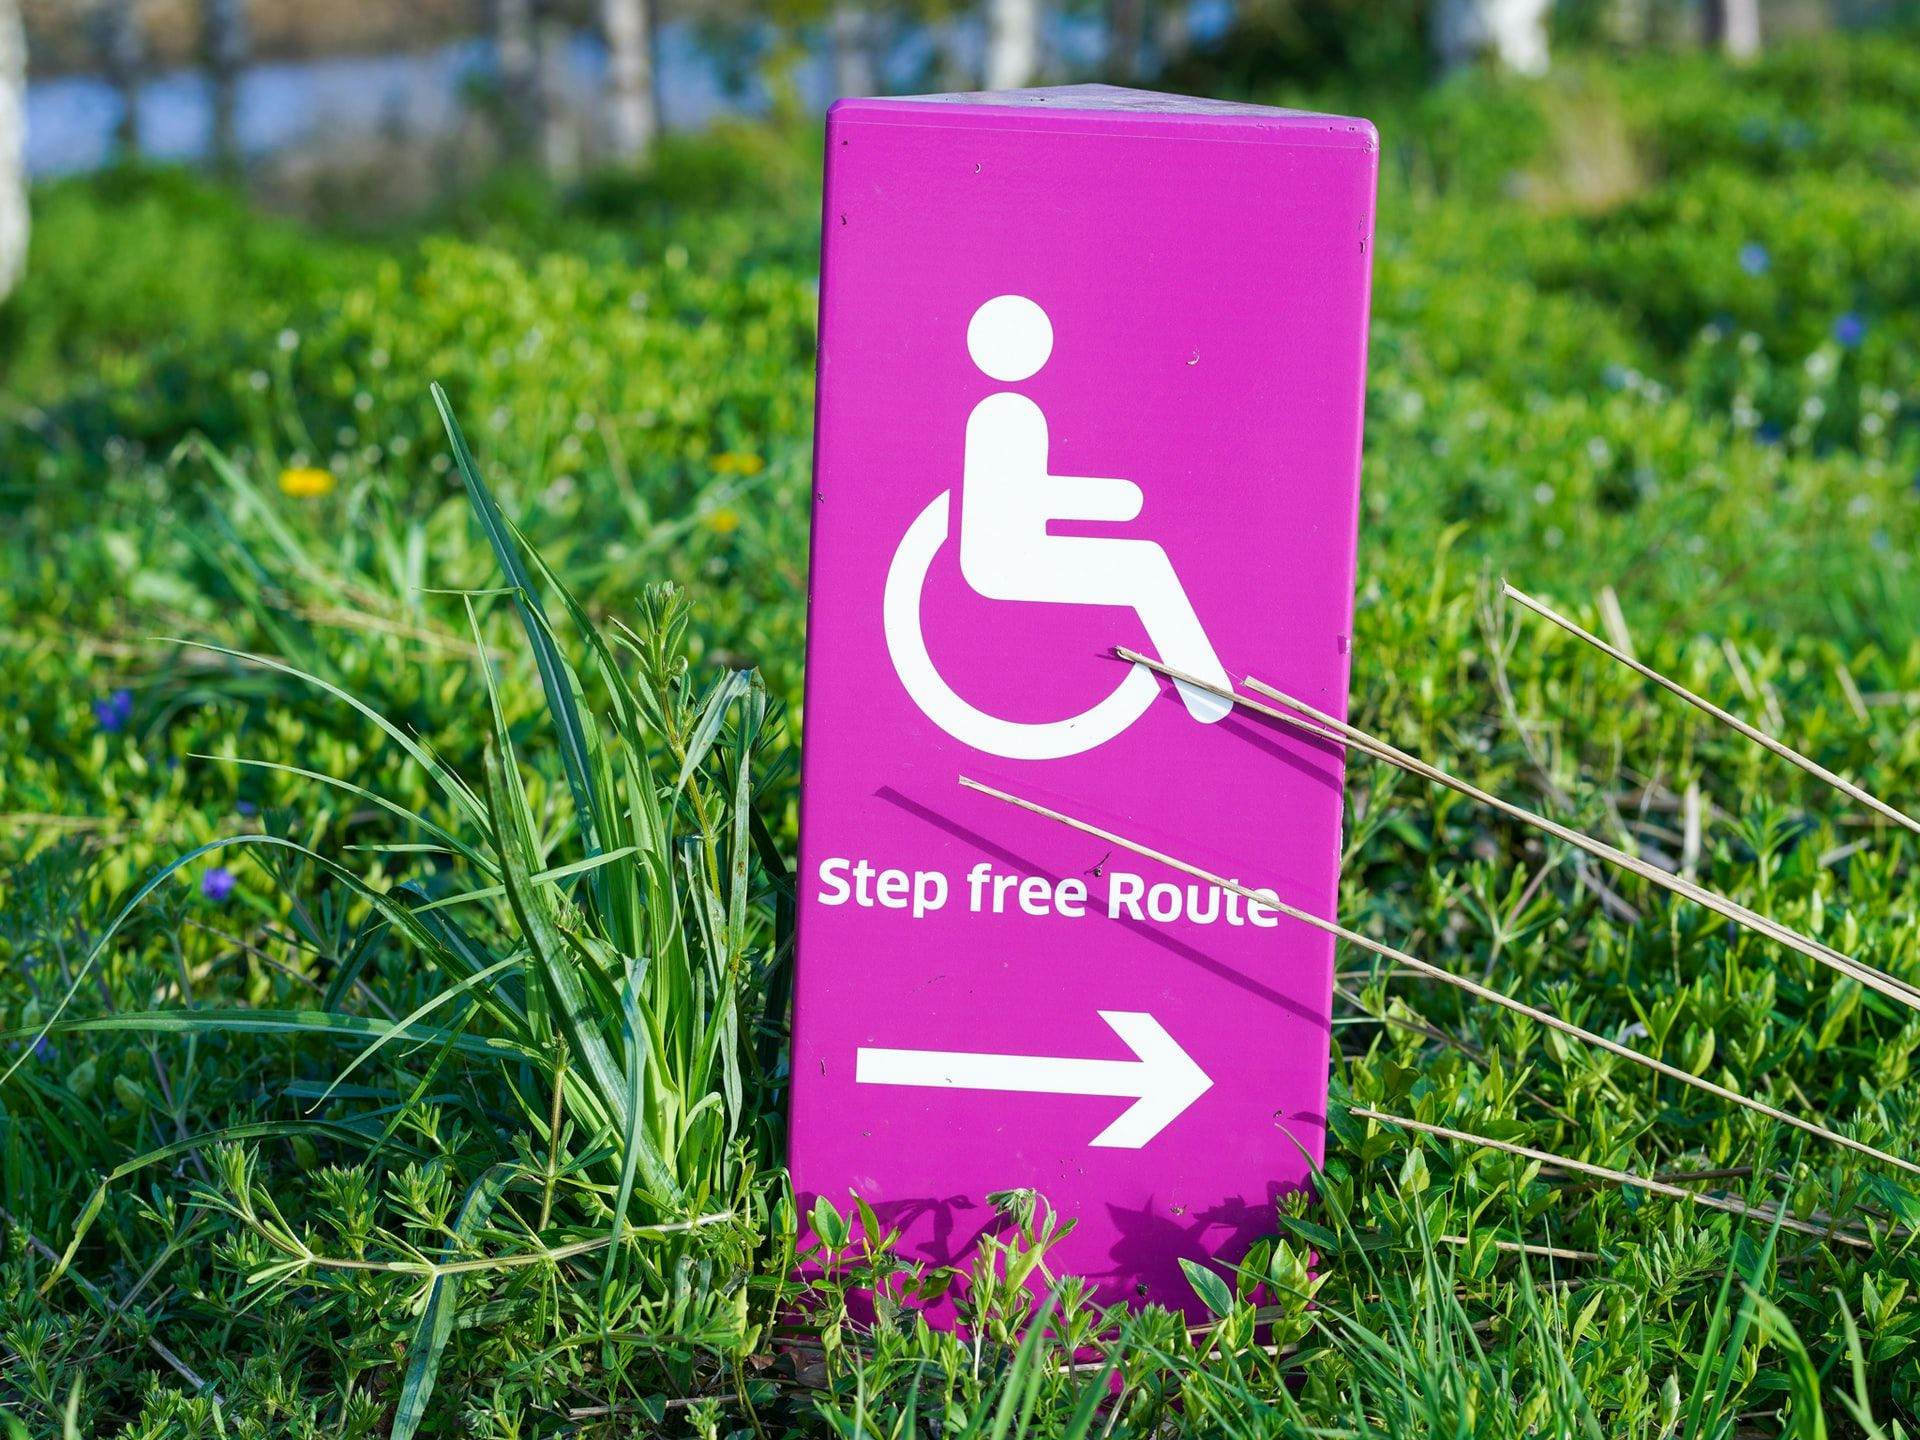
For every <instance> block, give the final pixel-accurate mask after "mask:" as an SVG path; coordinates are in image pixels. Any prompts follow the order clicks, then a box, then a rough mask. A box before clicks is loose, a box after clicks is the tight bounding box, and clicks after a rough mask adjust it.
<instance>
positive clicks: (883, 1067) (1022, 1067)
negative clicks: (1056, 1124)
mask: <svg viewBox="0 0 1920 1440" xmlns="http://www.w3.org/2000/svg"><path fill="white" fill-rule="evenodd" d="M1099 1013H1100V1018H1101V1019H1102V1020H1104V1021H1106V1022H1107V1024H1108V1025H1110V1026H1112V1027H1113V1032H1114V1034H1116V1035H1118V1036H1119V1037H1120V1038H1121V1039H1122V1040H1124V1041H1125V1042H1126V1045H1127V1048H1128V1049H1129V1050H1131V1051H1133V1053H1134V1057H1135V1058H1134V1059H1132V1060H1068V1059H1059V1058H1056V1057H1054V1056H1049V1055H983V1054H980V1053H977V1052H973V1051H966V1050H881V1049H875V1048H872V1047H869V1046H864V1045H863V1046H861V1047H860V1049H859V1051H858V1053H857V1054H856V1055H855V1058H854V1071H853V1078H854V1080H855V1081H856V1082H857V1083H859V1084H862V1085H929V1086H946V1087H949V1088H951V1089H955V1090H1017V1091H1020V1092H1021V1093H1023V1094H1028V1095H1124V1096H1128V1097H1130V1098H1131V1099H1133V1101H1134V1102H1135V1103H1134V1104H1132V1105H1130V1106H1128V1107H1127V1109H1126V1111H1125V1113H1123V1114H1122V1115H1121V1116H1120V1118H1119V1119H1118V1120H1115V1121H1114V1122H1113V1124H1111V1125H1109V1126H1108V1127H1107V1128H1106V1129H1104V1130H1102V1131H1101V1132H1100V1133H1099V1134H1098V1135H1096V1136H1094V1137H1093V1140H1092V1141H1091V1143H1092V1144H1094V1145H1099V1146H1104V1147H1107V1148H1110V1149H1116V1150H1138V1149H1139V1148H1140V1147H1141V1146H1142V1145H1144V1144H1146V1143H1147V1142H1148V1141H1149V1140H1151V1139H1153V1137H1154V1136H1156V1135H1158V1134H1159V1133H1160V1132H1161V1131H1162V1130H1164V1129H1165V1128H1166V1127H1167V1126H1168V1125H1170V1124H1172V1123H1173V1122H1174V1121H1175V1120H1177V1119H1179V1118H1180V1115H1181V1112H1183V1111H1184V1110H1185V1109H1186V1108H1187V1107H1188V1106H1189V1105H1191V1104H1193V1102H1194V1101H1196V1100H1198V1099H1199V1098H1200V1097H1201V1096H1202V1095H1204V1094H1206V1093H1207V1091H1209V1090H1211V1089H1212V1088H1213V1079H1212V1077H1210V1076H1209V1075H1208V1074H1207V1072H1206V1071H1204V1070H1202V1069H1201V1068H1200V1067H1199V1066H1198V1065H1196V1064H1194V1063H1193V1057H1192V1056H1191V1055H1189V1054H1187V1052H1186V1051H1184V1050H1182V1049H1181V1048H1180V1046H1179V1045H1178V1044H1177V1043H1176V1042H1175V1040H1174V1038H1173V1037H1172V1036H1171V1035H1169V1034H1167V1032H1166V1030H1165V1028H1164V1027H1163V1026H1162V1025H1161V1024H1160V1022H1159V1021H1158V1020H1156V1019H1154V1018H1153V1016H1151V1015H1147V1014H1143V1013H1142V1012H1140V1011H1137V1010H1102V1011H1100V1012H1099Z"/></svg>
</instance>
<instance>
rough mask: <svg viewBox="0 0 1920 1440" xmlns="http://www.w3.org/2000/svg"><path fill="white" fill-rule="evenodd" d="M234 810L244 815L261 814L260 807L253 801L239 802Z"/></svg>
mask: <svg viewBox="0 0 1920 1440" xmlns="http://www.w3.org/2000/svg"><path fill="white" fill-rule="evenodd" d="M233 808H234V809H236V810H238V811H239V812H240V813H241V814H242V815H257V814H259V812H260V807H259V806H258V805H256V804H254V803H253V801H251V800H241V801H238V802H236V803H235V805H234V807H233Z"/></svg>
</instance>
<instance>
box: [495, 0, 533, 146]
mask: <svg viewBox="0 0 1920 1440" xmlns="http://www.w3.org/2000/svg"><path fill="white" fill-rule="evenodd" d="M493 55H494V64H495V66H496V67H498V69H499V72H500V135H501V140H502V142H503V143H504V144H505V146H506V149H507V153H508V154H510V155H512V156H514V157H516V158H521V159H524V158H525V157H526V155H527V154H528V153H529V152H530V151H531V150H532V149H533V137H534V135H535V134H536V133H537V132H538V130H539V116H538V114H537V111H538V109H539V105H540V66H539V59H538V55H537V52H536V50H535V46H534V38H533V0H493Z"/></svg>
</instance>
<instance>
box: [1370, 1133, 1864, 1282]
mask: <svg viewBox="0 0 1920 1440" xmlns="http://www.w3.org/2000/svg"><path fill="white" fill-rule="evenodd" d="M1348 1113H1350V1114H1353V1115H1358V1116H1360V1117H1361V1118H1362V1119H1364V1120H1375V1121H1378V1122H1379V1123H1380V1124H1382V1125H1397V1126H1399V1127H1400V1128H1402V1129H1405V1130H1417V1131H1419V1132H1421V1133H1422V1134H1425V1135H1437V1136H1439V1137H1440V1138H1441V1139H1443V1140H1458V1141H1460V1142H1461V1143H1462V1144H1465V1145H1479V1146H1483V1147H1485V1148H1486V1149H1489V1150H1502V1151H1505V1152H1506V1153H1507V1154H1509V1155H1518V1156H1519V1157H1520V1158H1522V1159H1523V1160H1537V1161H1539V1162H1540V1163H1541V1164H1542V1165H1554V1166H1558V1167H1559V1168H1560V1169H1562V1170H1571V1171H1574V1172H1575V1173H1576V1174H1580V1175H1590V1176H1592V1177H1593V1178H1594V1179H1596V1180H1610V1181H1612V1182H1613V1183H1614V1184H1616V1185H1631V1186H1633V1187H1634V1188H1635V1189H1636V1190H1650V1191H1652V1192H1653V1193H1654V1194H1656V1195H1666V1196H1669V1197H1670V1198H1672V1199H1675V1200H1686V1201H1689V1202H1691V1203H1692V1204H1695V1205H1704V1206H1706V1207H1707V1208H1708V1209H1710V1210H1724V1211H1725V1212H1726V1213H1727V1214H1729V1215H1740V1216H1744V1217H1748V1218H1752V1219H1756V1220H1764V1221H1766V1222H1767V1223H1768V1224H1769V1225H1771V1224H1773V1223H1774V1222H1775V1221H1778V1222H1779V1224H1780V1225H1781V1226H1782V1228H1784V1229H1787V1230H1794V1231H1797V1232H1799V1233H1800V1234H1802V1235H1812V1236H1814V1237H1815V1238H1817V1239H1821V1240H1829V1239H1831V1240H1838V1241H1839V1242H1840V1243H1841V1244H1843V1245H1852V1246H1854V1247H1855V1248H1856V1249H1860V1250H1871V1249H1872V1248H1873V1241H1872V1240H1871V1239H1870V1238H1869V1237H1867V1236H1865V1235H1857V1234H1855V1233H1854V1232H1853V1231H1851V1230H1839V1229H1834V1228H1831V1227H1826V1226H1820V1225H1809V1224H1808V1223H1807V1222H1806V1221H1804V1220H1798V1219H1795V1218H1794V1217H1793V1216H1791V1215H1788V1214H1786V1213H1785V1212H1784V1211H1780V1210H1763V1209H1761V1208H1760V1207H1759V1206H1756V1205H1749V1204H1747V1203H1746V1202H1745V1201H1744V1200H1728V1199H1725V1198H1724V1197H1722V1196H1719V1195H1702V1194H1700V1193H1699V1192H1698V1191H1697V1190H1683V1189H1681V1188H1680V1187H1679V1186H1678V1185H1668V1184H1666V1183H1665V1182H1664V1181H1660V1180H1655V1179H1653V1178H1652V1177H1651V1176H1648V1175H1635V1174H1634V1173H1633V1172H1632V1171H1630V1170H1615V1169H1612V1168H1611V1167H1609V1166H1606V1165H1589V1164H1588V1163H1587V1162H1586V1161H1584V1160H1569V1159H1568V1158H1567V1157H1566V1156H1564V1155H1555V1154H1553V1153H1551V1152H1550V1151H1546V1150H1535V1149H1534V1148H1533V1147H1532V1146H1529V1145H1516V1144H1514V1143H1513V1142H1512V1141H1510V1140H1495V1139H1493V1138H1491V1137H1490V1136H1486V1135H1475V1134H1472V1133H1471V1132H1469V1131H1466V1130H1455V1129H1452V1128H1450V1127H1449V1126H1446V1125H1429V1124H1428V1123H1427V1122H1426V1121H1424V1120H1409V1119H1408V1118H1407V1117H1406V1116H1404V1115H1389V1114H1387V1113H1386V1112H1384V1111H1381V1110H1369V1109H1367V1108H1366V1107H1365V1106H1363V1105H1355V1106H1352V1107H1350V1109H1349V1112H1348Z"/></svg>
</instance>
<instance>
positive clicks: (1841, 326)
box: [1833, 310, 1867, 350]
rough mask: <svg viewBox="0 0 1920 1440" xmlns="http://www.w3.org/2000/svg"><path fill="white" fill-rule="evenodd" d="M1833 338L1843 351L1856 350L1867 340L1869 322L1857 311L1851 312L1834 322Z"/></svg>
mask: <svg viewBox="0 0 1920 1440" xmlns="http://www.w3.org/2000/svg"><path fill="white" fill-rule="evenodd" d="M1833 338H1834V340H1835V341H1836V342H1838V344H1839V346H1840V348H1841V349H1843V350H1855V349H1858V348H1859V345H1860V342H1861V341H1862V340H1864V339H1866V338H1867V320H1866V317H1865V316H1864V315H1862V314H1861V313H1860V312H1859V311H1857V310H1849V311H1848V312H1847V313H1846V314H1844V315H1842V316H1841V317H1840V318H1839V319H1838V320H1836V321H1834V322H1833Z"/></svg>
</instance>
